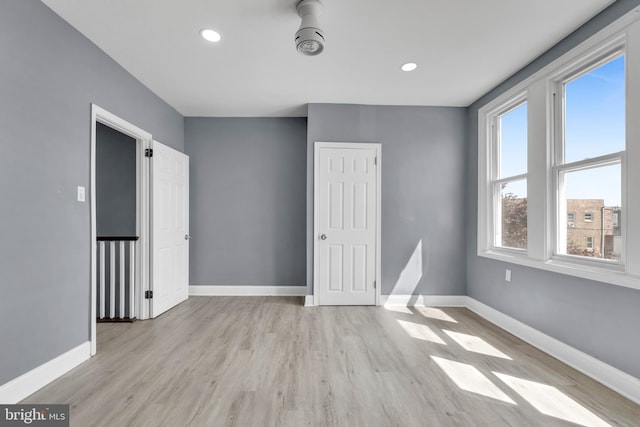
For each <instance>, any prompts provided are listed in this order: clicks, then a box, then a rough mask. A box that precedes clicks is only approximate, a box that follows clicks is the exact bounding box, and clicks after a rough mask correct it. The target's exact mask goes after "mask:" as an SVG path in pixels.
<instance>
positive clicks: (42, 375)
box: [0, 341, 91, 405]
mask: <svg viewBox="0 0 640 427" xmlns="http://www.w3.org/2000/svg"><path fill="white" fill-rule="evenodd" d="M90 350H91V344H90V342H89V341H87V342H85V343H83V344H80V345H79V346H77V347H76V348H73V349H71V350H69V351H67V352H66V353H64V354H61V355H60V356H58V357H56V358H55V359H51V360H50V361H48V362H46V363H44V364H42V365H40V366H38V367H37V368H34V369H32V370H31V371H29V372H27V373H26V374H23V375H20V376H19V377H18V378H15V379H13V380H11V381H9V382H8V383H6V384H3V385H1V386H0V404H3V405H13V404H16V403H18V402H20V401H21V400H22V399H24V398H25V397H27V396H29V395H31V394H33V393H35V392H36V391H38V390H40V389H41V388H42V387H44V386H46V385H47V384H49V383H50V382H51V381H53V380H55V379H56V378H59V377H61V376H62V375H64V374H66V373H67V372H69V371H70V370H71V369H73V368H75V367H76V366H78V365H79V364H81V363H82V362H84V361H86V360H89V358H90V357H91V356H90V355H89V352H90Z"/></svg>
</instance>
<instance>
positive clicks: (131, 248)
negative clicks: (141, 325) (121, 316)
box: [129, 240, 136, 319]
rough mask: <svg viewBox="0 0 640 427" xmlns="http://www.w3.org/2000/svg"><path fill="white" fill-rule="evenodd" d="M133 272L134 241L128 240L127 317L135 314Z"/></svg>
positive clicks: (134, 267)
mask: <svg viewBox="0 0 640 427" xmlns="http://www.w3.org/2000/svg"><path fill="white" fill-rule="evenodd" d="M135 272H136V242H135V241H133V240H132V241H130V242H129V319H133V318H134V317H135V316H136V310H135V304H134V301H133V300H134V295H135V290H136V286H135Z"/></svg>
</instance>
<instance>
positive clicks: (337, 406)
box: [24, 297, 640, 427]
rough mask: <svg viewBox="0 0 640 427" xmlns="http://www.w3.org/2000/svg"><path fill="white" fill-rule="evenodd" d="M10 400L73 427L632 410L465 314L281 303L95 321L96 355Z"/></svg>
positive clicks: (347, 422) (638, 409)
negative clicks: (57, 412)
mask: <svg viewBox="0 0 640 427" xmlns="http://www.w3.org/2000/svg"><path fill="white" fill-rule="evenodd" d="M479 351H480V352H479ZM24 403H68V404H70V405H71V425H72V426H79V427H80V426H82V427H84V426H110V427H111V426H118V427H119V426H241V427H252V426H349V427H356V426H367V427H376V426H465V427H466V426H491V427H500V426H518V427H520V426H544V427H547V426H575V425H586V426H600V425H603V426H605V425H610V426H639V425H640V406H638V405H636V404H634V403H633V402H631V401H629V400H627V399H625V398H623V397H621V396H620V395H618V394H616V393H614V392H613V391H611V390H609V389H608V388H606V387H604V386H602V385H600V384H598V383H596V382H595V381H593V380H591V379H589V378H587V377H586V376H584V375H582V374H580V373H579V372H577V371H575V370H574V369H572V368H570V367H568V366H566V365H564V364H563V363H561V362H559V361H558V360H556V359H554V358H552V357H550V356H548V355H546V354H544V353H542V352H540V351H539V350H537V349H535V348H533V347H531V346H530V345H528V344H526V343H524V342H522V341H521V340H519V339H517V338H515V337H514V336H512V335H510V334H508V333H506V332H504V331H503V330H501V329H499V328H497V327H495V326H494V325H492V324H491V323H489V322H487V321H485V320H484V319H482V318H480V317H478V316H477V315H475V314H474V313H472V312H471V311H469V310H466V309H463V308H442V309H437V308H417V307H416V308H397V309H395V310H389V309H385V308H384V307H310V308H305V307H302V301H301V299H300V298H285V297H191V298H190V299H189V300H188V301H186V302H184V303H183V304H181V305H179V306H178V307H176V308H174V309H173V310H171V311H169V312H168V313H165V314H164V315H162V316H160V317H159V318H158V319H155V320H152V321H144V322H136V323H133V324H126V323H120V324H98V354H97V355H96V356H95V357H94V358H92V359H91V360H89V361H87V362H85V363H84V364H82V365H80V366H79V367H77V368H76V369H74V370H72V371H71V372H69V373H68V374H66V375H65V376H63V377H62V378H60V379H58V380H56V381H54V382H53V383H51V384H50V385H48V386H46V387H45V388H43V389H42V390H40V391H38V392H37V393H35V394H33V395H32V396H30V397H29V398H27V399H26V400H25V401H24ZM570 421H573V422H570Z"/></svg>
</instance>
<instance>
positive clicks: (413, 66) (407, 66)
mask: <svg viewBox="0 0 640 427" xmlns="http://www.w3.org/2000/svg"><path fill="white" fill-rule="evenodd" d="M416 68H418V64H416V63H415V62H407V63H406V64H402V67H400V69H401V70H402V71H413V70H415V69H416Z"/></svg>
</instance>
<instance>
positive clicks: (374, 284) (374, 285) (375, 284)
mask: <svg viewBox="0 0 640 427" xmlns="http://www.w3.org/2000/svg"><path fill="white" fill-rule="evenodd" d="M377 285H378V284H377V283H376V281H375V280H374V281H373V289H375V288H376V286H377Z"/></svg>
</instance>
